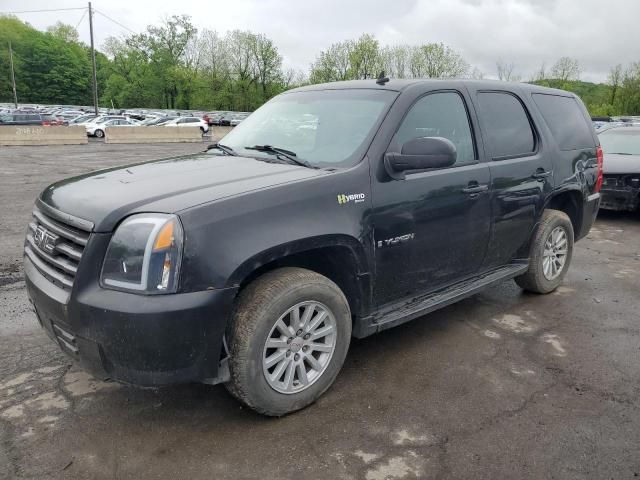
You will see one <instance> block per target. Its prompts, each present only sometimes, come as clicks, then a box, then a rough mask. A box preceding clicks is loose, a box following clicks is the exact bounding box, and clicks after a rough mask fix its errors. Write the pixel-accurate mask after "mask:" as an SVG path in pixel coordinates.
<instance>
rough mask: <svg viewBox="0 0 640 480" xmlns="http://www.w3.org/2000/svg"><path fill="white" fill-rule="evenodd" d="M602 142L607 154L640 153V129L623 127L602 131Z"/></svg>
mask: <svg viewBox="0 0 640 480" xmlns="http://www.w3.org/2000/svg"><path fill="white" fill-rule="evenodd" d="M600 144H601V146H602V150H603V151H604V153H605V154H606V153H622V154H626V155H640V130H636V129H635V128H634V129H633V130H627V129H625V128H621V129H615V130H608V131H606V132H602V133H601V134H600Z"/></svg>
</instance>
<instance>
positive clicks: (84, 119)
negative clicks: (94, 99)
mask: <svg viewBox="0 0 640 480" xmlns="http://www.w3.org/2000/svg"><path fill="white" fill-rule="evenodd" d="M96 118H98V116H97V115H96V114H95V113H91V114H84V115H79V116H77V117H76V118H74V119H72V120H70V121H69V125H78V124H80V123H85V122H90V121H92V120H95V119H96Z"/></svg>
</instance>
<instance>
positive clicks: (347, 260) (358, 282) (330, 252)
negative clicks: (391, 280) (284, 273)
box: [227, 235, 371, 316]
mask: <svg viewBox="0 0 640 480" xmlns="http://www.w3.org/2000/svg"><path fill="white" fill-rule="evenodd" d="M368 265H369V264H368V261H367V256H366V252H365V249H364V247H363V245H362V244H361V243H360V242H359V241H358V240H357V239H355V238H353V237H351V236H349V235H322V236H318V237H312V238H306V239H302V240H296V241H292V242H288V243H285V244H281V245H277V246H275V247H271V248H269V249H267V250H264V251H262V252H259V253H257V254H255V255H253V256H252V257H250V258H249V259H247V260H246V261H244V262H243V263H242V264H241V265H240V266H239V267H238V268H237V269H236V270H235V271H234V272H233V273H232V274H231V276H230V277H229V279H228V281H227V286H228V287H239V292H240V291H242V289H243V288H244V287H246V286H247V285H248V284H250V283H251V282H252V281H253V280H254V279H256V278H258V277H259V276H261V275H263V274H265V273H267V272H269V271H271V270H275V269H277V268H282V267H300V268H306V269H308V270H311V271H314V272H316V273H319V274H320V275H324V276H325V277H327V278H329V279H330V280H332V281H333V282H334V283H336V285H338V287H340V289H341V290H342V291H343V293H344V294H345V296H346V297H347V300H348V302H349V307H350V309H351V314H352V316H362V315H364V314H366V313H367V312H368V309H369V308H370V305H371V274H370V271H369V266H368Z"/></svg>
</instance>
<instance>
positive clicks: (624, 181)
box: [598, 126, 640, 211]
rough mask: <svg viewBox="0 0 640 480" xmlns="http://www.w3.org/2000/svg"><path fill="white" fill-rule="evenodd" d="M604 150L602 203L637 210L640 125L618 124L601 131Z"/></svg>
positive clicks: (639, 199) (605, 206)
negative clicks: (618, 125)
mask: <svg viewBox="0 0 640 480" xmlns="http://www.w3.org/2000/svg"><path fill="white" fill-rule="evenodd" d="M598 137H599V138H600V144H601V145H602V150H603V151H604V179H603V184H602V191H601V194H602V200H601V202H600V206H601V207H602V208H606V209H609V210H626V211H636V210H638V208H639V207H640V126H629V127H622V126H620V127H615V128H610V129H608V130H605V131H604V132H602V133H599V134H598Z"/></svg>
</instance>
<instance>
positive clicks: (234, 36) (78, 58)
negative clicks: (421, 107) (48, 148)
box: [0, 16, 640, 115]
mask: <svg viewBox="0 0 640 480" xmlns="http://www.w3.org/2000/svg"><path fill="white" fill-rule="evenodd" d="M9 41H11V42H12V45H13V50H14V54H15V55H14V63H15V70H16V83H17V90H18V95H19V101H21V102H23V103H50V104H51V103H52V104H63V105H66V104H69V105H89V104H91V102H92V100H91V99H92V96H91V63H90V56H89V49H88V47H87V46H86V45H85V44H83V43H81V42H80V41H79V40H78V34H77V31H76V30H75V29H74V28H73V27H72V26H70V25H65V24H63V23H60V22H58V23H57V24H56V25H54V26H52V27H50V28H48V29H47V31H45V32H41V31H39V30H36V29H34V28H32V27H31V26H29V25H28V24H26V23H24V22H21V21H20V20H19V19H17V18H15V17H10V16H9V17H0V102H10V101H11V100H12V90H11V83H10V74H9V60H8V50H7V49H6V48H4V45H7V43H8V42H9ZM96 62H97V76H98V92H99V98H100V105H101V106H108V107H110V106H112V105H113V106H114V107H116V108H127V107H141V108H166V109H203V110H213V109H215V110H240V111H251V110H254V109H255V108H257V107H259V106H260V105H261V104H262V103H264V102H265V101H267V100H268V99H269V98H271V97H273V96H274V95H277V94H278V93H281V92H283V91H285V90H287V89H289V88H292V87H295V86H299V85H304V84H309V83H312V84H313V83H321V82H331V81H339V80H352V79H367V78H375V77H376V76H377V75H378V74H379V73H380V72H381V71H384V72H385V73H386V75H388V76H390V77H393V78H443V77H462V78H478V79H480V78H484V77H485V76H490V77H493V78H496V77H497V78H498V79H500V80H505V81H528V82H532V83H536V84H539V85H545V86H550V87H555V88H562V89H565V90H569V91H573V92H575V93H576V94H577V95H579V96H580V97H581V98H582V100H583V101H584V102H585V104H586V105H587V108H588V109H589V112H590V113H591V114H592V115H640V62H636V63H632V64H630V65H628V66H622V65H617V66H615V67H613V68H612V69H611V72H610V74H609V78H608V81H607V82H606V83H597V84H596V83H590V82H583V81H581V80H580V74H581V68H580V64H579V62H578V61H577V60H576V59H572V58H568V57H562V58H560V59H558V60H557V61H556V62H555V63H553V64H552V65H551V66H550V67H548V68H547V66H546V65H545V64H543V65H541V66H540V68H539V69H537V70H536V71H535V72H534V73H533V75H532V76H531V78H527V79H524V78H523V77H522V75H521V74H520V73H519V71H518V67H517V65H515V64H514V63H509V62H505V61H503V60H498V61H497V62H496V69H495V71H493V72H486V73H485V72H482V71H480V70H479V69H478V68H475V67H472V66H471V65H470V63H469V62H468V61H467V60H466V59H465V58H463V56H462V55H461V54H460V53H459V52H457V51H455V50H454V49H452V48H451V47H449V46H447V45H444V44H443V43H425V44H422V45H381V44H380V43H379V41H378V40H377V39H376V38H375V36H373V35H369V34H363V35H361V36H360V37H359V38H357V39H352V40H345V41H343V42H337V43H334V44H333V45H331V46H329V47H328V48H327V49H325V50H323V51H321V52H320V53H319V54H318V55H317V57H316V59H315V60H314V61H313V63H312V64H311V66H310V69H309V72H308V73H305V72H302V71H299V70H295V69H287V68H285V67H284V66H283V62H282V56H281V55H280V53H279V51H278V48H277V46H276V45H275V44H274V42H273V41H272V40H271V39H269V38H268V37H266V36H265V35H263V34H257V33H253V32H250V31H241V30H234V31H231V32H228V33H226V34H224V35H221V34H219V33H218V32H216V31H213V30H208V29H204V30H201V31H199V30H198V29H196V28H195V27H194V26H193V24H192V23H191V19H190V18H189V17H187V16H172V17H169V18H167V19H165V20H163V21H162V22H161V23H160V24H159V25H150V26H148V27H147V29H146V30H145V31H144V32H142V33H138V34H131V35H128V36H125V37H120V38H115V37H110V38H108V39H107V40H106V41H105V43H104V45H103V46H102V51H101V52H97V56H96Z"/></svg>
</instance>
